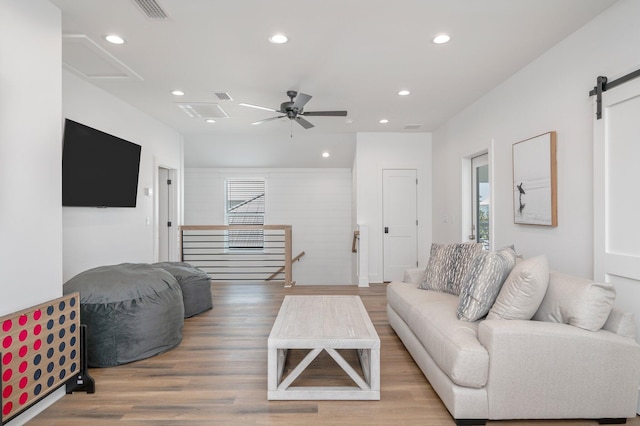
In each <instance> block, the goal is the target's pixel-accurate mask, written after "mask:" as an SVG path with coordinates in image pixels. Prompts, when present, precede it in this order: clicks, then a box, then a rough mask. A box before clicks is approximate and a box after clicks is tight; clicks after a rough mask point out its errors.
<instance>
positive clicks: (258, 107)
mask: <svg viewBox="0 0 640 426" xmlns="http://www.w3.org/2000/svg"><path fill="white" fill-rule="evenodd" d="M238 105H241V106H244V107H249V108H257V109H263V110H265V111H271V112H280V111H278V110H277V109H273V108H267V107H263V106H260V105H252V104H245V103H242V104H238Z"/></svg>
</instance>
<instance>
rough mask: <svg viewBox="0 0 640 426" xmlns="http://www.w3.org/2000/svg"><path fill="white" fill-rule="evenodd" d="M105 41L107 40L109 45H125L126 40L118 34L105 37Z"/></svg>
mask: <svg viewBox="0 0 640 426" xmlns="http://www.w3.org/2000/svg"><path fill="white" fill-rule="evenodd" d="M104 39H105V40H107V41H108V42H109V43H113V44H122V43H124V39H123V38H122V37H120V36H119V35H117V34H108V35H106V36H104Z"/></svg>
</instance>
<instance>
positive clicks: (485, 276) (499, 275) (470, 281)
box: [457, 247, 516, 321]
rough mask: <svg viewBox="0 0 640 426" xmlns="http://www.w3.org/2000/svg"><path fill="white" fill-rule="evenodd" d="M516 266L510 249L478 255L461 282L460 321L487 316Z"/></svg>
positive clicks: (458, 313)
mask: <svg viewBox="0 0 640 426" xmlns="http://www.w3.org/2000/svg"><path fill="white" fill-rule="evenodd" d="M515 263H516V253H515V251H514V250H513V249H512V248H510V247H507V248H503V249H501V250H498V251H482V252H480V253H479V254H478V255H476V257H475V258H474V259H473V261H472V262H471V266H470V267H469V270H468V271H467V275H466V276H465V277H464V280H463V282H462V288H461V290H460V302H459V304H458V311H457V315H458V318H459V319H461V320H463V321H477V320H479V319H480V318H483V317H484V316H485V315H487V313H488V312H489V309H491V306H493V302H494V301H495V300H496V297H497V296H498V293H499V292H500V288H501V287H502V284H503V283H504V280H506V279H507V276H508V275H509V272H511V270H512V269H513V266H514V265H515Z"/></svg>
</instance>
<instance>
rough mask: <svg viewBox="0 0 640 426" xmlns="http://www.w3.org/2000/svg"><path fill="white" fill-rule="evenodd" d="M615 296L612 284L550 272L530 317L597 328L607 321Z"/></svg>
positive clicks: (590, 328) (589, 328) (595, 329)
mask: <svg viewBox="0 0 640 426" xmlns="http://www.w3.org/2000/svg"><path fill="white" fill-rule="evenodd" d="M615 298H616V290H615V287H614V286H613V285H612V284H607V283H597V282H594V281H591V280H588V279H585V278H578V277H574V276H571V275H566V274H561V273H559V272H555V271H551V272H550V273H549V287H548V288H547V293H546V294H545V296H544V299H543V300H542V304H541V305H540V308H539V309H538V311H537V312H536V313H535V315H534V316H533V319H534V320H537V321H550V322H559V323H564V324H571V325H573V326H575V327H580V328H583V329H585V330H590V331H598V330H600V329H601V328H602V326H603V325H604V324H605V322H606V321H607V318H608V317H609V314H610V313H611V309H612V308H613V302H614V300H615Z"/></svg>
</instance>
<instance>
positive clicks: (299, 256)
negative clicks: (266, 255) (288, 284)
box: [266, 252, 305, 284]
mask: <svg viewBox="0 0 640 426" xmlns="http://www.w3.org/2000/svg"><path fill="white" fill-rule="evenodd" d="M304 255H305V252H302V253H300V254H299V255H297V256H296V257H294V258H293V259H291V263H294V262H297V261H299V260H300V258H301V257H302V256H304ZM284 268H285V267H284V266H283V267H281V268H280V269H278V270H277V271H275V272H274V273H273V274H271V276H269V278H267V279H266V281H271V280H272V279H274V278H275V277H277V276H278V275H279V274H281V273H282V271H284ZM292 284H295V283H292Z"/></svg>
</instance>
